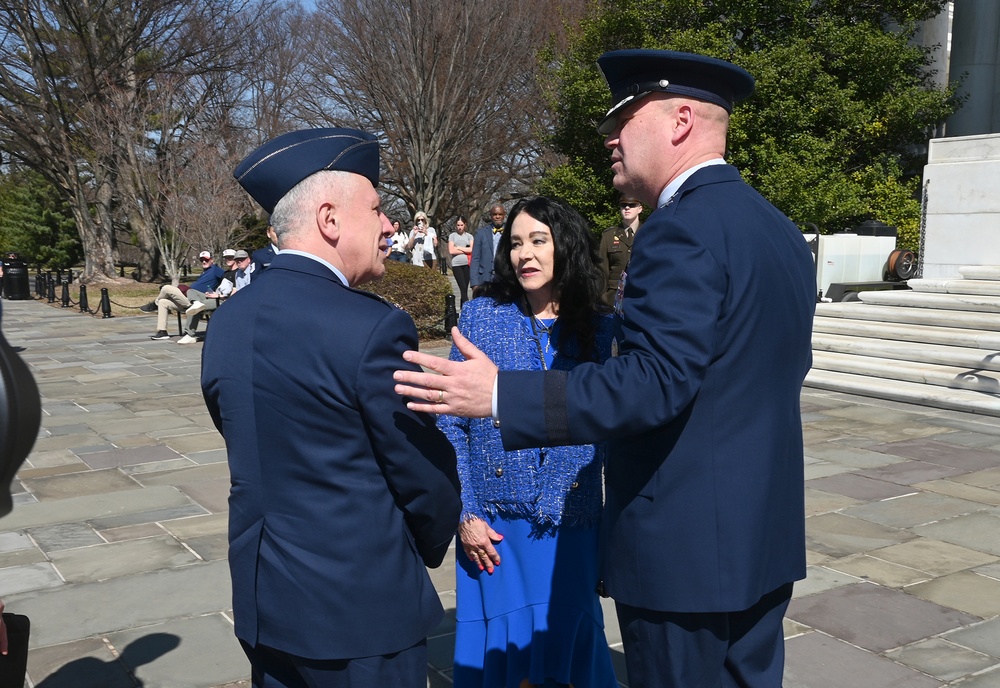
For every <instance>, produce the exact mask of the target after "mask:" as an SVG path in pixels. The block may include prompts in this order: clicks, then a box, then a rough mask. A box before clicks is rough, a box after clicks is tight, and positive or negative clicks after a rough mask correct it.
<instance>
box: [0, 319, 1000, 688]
mask: <svg viewBox="0 0 1000 688" xmlns="http://www.w3.org/2000/svg"><path fill="white" fill-rule="evenodd" d="M153 329H154V319H153V317H152V316H137V317H130V318H113V319H107V320H102V319H99V318H92V317H89V316H86V315H81V314H80V313H77V312H75V311H74V310H72V309H60V308H53V307H52V306H50V305H48V304H43V303H41V302H36V301H5V302H4V303H3V330H4V333H5V335H6V337H7V339H8V341H10V343H11V344H12V345H14V346H16V347H20V348H23V351H22V355H23V357H24V358H25V359H26V360H27V361H28V362H29V364H30V365H31V366H32V369H33V371H34V374H35V377H36V379H37V380H38V383H39V386H40V388H41V392H42V396H43V404H44V416H43V419H42V426H43V427H42V431H41V433H40V435H39V438H38V442H37V443H36V445H35V448H34V451H33V453H32V454H31V456H30V457H29V460H28V463H27V464H25V466H24V467H23V468H22V470H21V471H20V473H19V474H18V479H17V480H16V481H15V484H14V490H15V492H16V495H15V508H14V511H13V513H12V514H10V515H9V516H7V517H5V518H4V519H3V521H2V522H0V596H2V597H3V599H4V600H5V602H6V603H7V607H8V610H10V611H15V612H19V613H23V614H27V615H28V616H29V617H31V621H32V632H31V651H30V655H29V662H28V664H29V683H28V685H30V686H34V687H38V688H129V687H135V686H145V687H146V688H167V687H178V688H218V687H223V686H225V687H226V688H236V687H237V686H248V685H249V680H248V677H249V667H248V664H247V662H246V660H245V658H244V656H243V653H242V652H241V650H240V648H239V645H238V644H237V642H236V640H235V639H234V637H233V634H232V622H231V612H230V609H229V606H230V588H229V576H228V570H227V566H226V561H225V558H226V509H227V506H226V500H227V494H228V488H229V479H228V472H227V467H226V462H225V458H226V457H225V451H224V446H223V441H222V438H221V437H220V436H219V434H218V433H217V432H216V431H215V429H214V427H213V426H212V422H211V420H210V418H209V416H208V413H207V411H206V410H205V406H204V403H203V402H202V399H201V393H200V389H199V386H198V373H199V367H200V359H201V345H200V344H195V345H189V346H178V345H177V344H176V343H175V342H176V337H175V338H174V339H173V340H171V341H151V340H150V339H149V335H150V334H151V333H152V330H153ZM436 352H437V353H440V354H442V355H443V354H445V353H446V350H445V349H439V350H436ZM802 409H803V413H804V419H805V443H806V457H807V458H806V467H805V468H806V478H807V482H806V508H807V516H808V521H807V524H808V526H807V537H808V549H809V564H810V568H809V577H808V578H807V579H806V580H805V581H802V582H800V583H798V584H797V585H796V591H795V599H794V600H793V601H792V604H791V606H790V608H789V612H788V619H787V620H786V635H787V639H788V640H787V653H788V660H787V669H786V675H785V686H786V687H787V688H890V687H893V688H904V687H905V688H934V687H935V686H945V685H947V686H953V685H956V686H962V688H985V687H987V686H990V687H1000V618H998V615H1000V509H998V506H1000V423H998V422H997V420H996V419H992V418H987V417H980V416H974V415H970V414H963V413H958V412H950V411H939V410H935V409H931V408H924V407H919V406H910V405H904V404H899V403H892V402H881V401H878V400H874V399H867V398H863V397H855V396H850V395H845V394H838V393H828V392H818V391H815V390H810V389H806V390H804V391H803V394H802ZM449 561H451V558H449ZM432 575H433V578H434V581H435V584H436V585H437V588H438V590H439V592H440V595H441V599H442V601H443V603H444V607H445V608H446V609H447V610H448V615H447V617H446V620H445V621H444V622H443V623H442V624H441V626H440V628H439V629H438V631H437V633H436V634H435V636H434V637H432V638H431V639H430V642H429V647H430V662H431V666H430V667H429V668H428V685H430V686H447V685H450V679H449V667H450V663H451V644H452V635H451V631H452V628H453V625H454V621H453V619H454V607H455V597H454V564H453V563H451V564H449V565H446V566H444V567H442V568H441V569H440V570H437V571H434V572H432ZM605 614H606V621H607V626H608V640H609V642H610V643H611V647H612V650H613V654H614V658H615V662H616V665H617V666H618V667H619V680H620V681H621V684H622V685H623V686H625V685H627V683H626V681H625V673H624V663H623V656H622V654H621V645H620V642H619V636H618V629H617V625H616V623H615V620H614V614H613V610H612V607H611V606H610V605H605ZM384 622H385V620H383V619H364V618H359V619H342V620H337V621H336V623H353V624H359V625H360V624H368V623H384ZM0 688H5V687H0Z"/></svg>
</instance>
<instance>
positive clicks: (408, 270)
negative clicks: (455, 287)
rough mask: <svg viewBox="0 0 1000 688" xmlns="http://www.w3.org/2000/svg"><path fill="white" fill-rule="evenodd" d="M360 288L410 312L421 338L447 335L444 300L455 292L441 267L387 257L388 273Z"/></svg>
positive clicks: (386, 269) (440, 337)
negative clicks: (388, 258) (430, 266)
mask: <svg viewBox="0 0 1000 688" xmlns="http://www.w3.org/2000/svg"><path fill="white" fill-rule="evenodd" d="M360 288H361V289H364V290H365V291H370V292H372V293H373V294H378V295H379V296H381V297H382V298H383V299H385V300H386V301H388V302H390V303H394V304H396V305H397V306H399V307H400V308H402V309H403V310H404V311H406V312H407V313H409V314H410V317H411V318H413V322H414V323H416V325H417V334H419V335H420V340H421V341H427V340H431V339H443V338H444V336H445V334H446V333H445V331H444V300H445V297H446V296H447V295H448V294H451V293H452V291H451V282H450V281H449V280H448V278H447V277H445V276H444V275H442V274H441V271H440V270H437V269H434V270H430V269H428V268H425V267H421V266H419V265H410V264H409V263H397V262H396V261H393V260H387V261H385V276H384V277H382V279H380V280H379V281H377V282H370V283H369V284H365V285H363V286H361V287H360Z"/></svg>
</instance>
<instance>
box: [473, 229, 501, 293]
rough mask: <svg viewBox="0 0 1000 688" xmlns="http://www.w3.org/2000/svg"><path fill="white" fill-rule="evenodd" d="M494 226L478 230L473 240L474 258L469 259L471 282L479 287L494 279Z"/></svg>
mask: <svg viewBox="0 0 1000 688" xmlns="http://www.w3.org/2000/svg"><path fill="white" fill-rule="evenodd" d="M495 257H496V256H494V250H493V226H492V225H486V226H485V227H480V228H479V229H477V230H476V236H475V238H474V239H473V241H472V259H471V260H470V261H469V284H471V285H472V286H473V287H478V286H479V285H480V284H485V283H486V282H489V281H490V280H492V279H493V260H494V258H495Z"/></svg>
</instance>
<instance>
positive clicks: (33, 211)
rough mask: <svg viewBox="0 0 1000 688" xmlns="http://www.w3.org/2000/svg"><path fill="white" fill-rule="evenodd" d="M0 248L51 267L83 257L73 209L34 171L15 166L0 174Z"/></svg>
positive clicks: (32, 262)
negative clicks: (13, 168) (15, 167)
mask: <svg viewBox="0 0 1000 688" xmlns="http://www.w3.org/2000/svg"><path fill="white" fill-rule="evenodd" d="M0 250H2V251H3V252H4V253H5V254H6V253H7V252H8V251H15V252H17V253H19V254H20V255H21V259H22V260H24V261H25V262H26V263H30V264H31V265H41V266H42V267H46V268H53V269H55V268H68V267H71V266H74V265H80V264H81V262H82V260H83V247H82V246H81V244H80V235H79V233H78V232H77V231H76V224H75V223H74V222H73V215H72V212H71V211H70V210H69V209H68V208H67V207H66V205H65V202H64V201H63V200H62V197H61V196H60V194H59V193H58V192H57V191H56V189H55V188H54V187H53V186H52V185H51V184H49V183H48V182H46V181H45V179H44V178H43V177H42V176H41V175H40V174H38V173H37V172H33V171H31V170H27V169H15V170H12V171H10V172H8V173H7V174H4V175H0Z"/></svg>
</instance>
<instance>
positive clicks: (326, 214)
mask: <svg viewBox="0 0 1000 688" xmlns="http://www.w3.org/2000/svg"><path fill="white" fill-rule="evenodd" d="M316 226H317V228H318V229H319V232H320V234H322V235H323V237H324V238H325V239H326V240H327V241H328V242H329V243H331V244H336V243H337V241H339V240H340V230H341V226H340V218H339V217H338V215H337V207H336V206H335V205H334V204H333V203H331V202H329V201H324V202H323V203H321V204H320V206H319V207H318V208H317V209H316Z"/></svg>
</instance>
